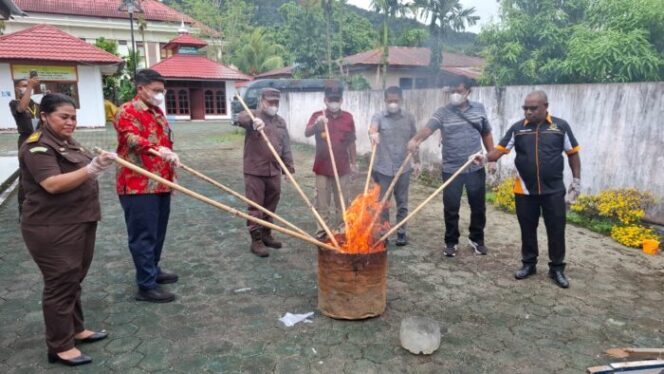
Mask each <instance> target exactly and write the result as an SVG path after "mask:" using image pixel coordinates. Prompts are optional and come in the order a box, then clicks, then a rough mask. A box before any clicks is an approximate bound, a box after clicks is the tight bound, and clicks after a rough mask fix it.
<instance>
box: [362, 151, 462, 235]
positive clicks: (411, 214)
mask: <svg viewBox="0 0 664 374" xmlns="http://www.w3.org/2000/svg"><path fill="white" fill-rule="evenodd" d="M473 161H474V159H473V158H472V157H471V158H469V159H468V161H466V163H465V164H463V165H462V166H461V167H460V168H459V169H458V170H457V171H456V172H455V173H454V174H452V176H451V177H450V179H448V180H447V181H445V183H443V184H442V185H441V186H440V187H438V189H436V191H434V192H433V193H432V194H431V195H430V196H429V197H427V198H426V199H425V200H424V201H423V202H422V203H421V204H420V205H418V206H417V208H415V210H413V211H412V212H411V213H410V214H409V215H408V216H407V217H406V218H404V219H403V220H402V221H401V222H399V223H398V224H396V225H395V226H394V227H392V228H391V229H390V231H388V232H387V233H386V234H385V235H383V236H382V237H381V238H380V239H378V241H376V244H374V247H375V246H376V245H378V243H381V242H383V241H384V240H385V239H387V238H388V237H389V236H390V235H392V234H394V232H395V231H397V230H398V229H399V227H401V226H403V225H405V224H406V222H408V221H409V220H410V219H411V218H413V216H415V215H416V214H417V213H419V211H420V210H422V208H424V206H425V205H427V204H428V203H429V201H431V199H433V198H434V197H436V195H438V194H439V193H441V192H442V191H443V190H444V189H445V187H447V186H448V185H449V184H450V183H452V181H454V179H456V177H458V176H459V174H461V172H462V171H464V170H465V169H466V168H467V167H468V166H470V164H472V163H473Z"/></svg>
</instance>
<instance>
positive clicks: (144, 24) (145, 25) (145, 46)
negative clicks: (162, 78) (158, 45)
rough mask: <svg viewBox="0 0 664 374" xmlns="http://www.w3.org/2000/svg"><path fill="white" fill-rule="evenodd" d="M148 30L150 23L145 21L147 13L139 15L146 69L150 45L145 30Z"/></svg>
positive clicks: (139, 30)
mask: <svg viewBox="0 0 664 374" xmlns="http://www.w3.org/2000/svg"><path fill="white" fill-rule="evenodd" d="M147 28H148V23H147V22H146V21H145V13H139V15H138V32H140V33H141V40H142V41H143V65H145V68H146V69H147V68H149V66H148V44H147V43H146V41H145V30H147Z"/></svg>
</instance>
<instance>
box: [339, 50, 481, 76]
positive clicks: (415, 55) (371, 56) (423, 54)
mask: <svg viewBox="0 0 664 374" xmlns="http://www.w3.org/2000/svg"><path fill="white" fill-rule="evenodd" d="M382 55H383V50H382V49H380V48H376V49H372V50H370V51H366V52H361V53H358V54H355V55H352V56H348V57H344V59H343V61H344V63H345V64H348V65H380V64H381V59H382ZM430 57H431V50H430V49H429V48H422V47H390V50H389V57H388V63H389V64H390V66H401V67H426V66H429V59H430ZM483 65H484V59H482V58H479V57H472V56H467V55H462V54H458V53H450V52H443V66H442V67H441V68H442V69H443V70H446V71H449V72H451V73H454V74H460V73H461V72H462V71H465V73H462V74H463V75H471V74H472V75H473V76H478V75H479V71H481V69H482V66H483Z"/></svg>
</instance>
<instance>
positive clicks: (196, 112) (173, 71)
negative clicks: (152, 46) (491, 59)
mask: <svg viewBox="0 0 664 374" xmlns="http://www.w3.org/2000/svg"><path fill="white" fill-rule="evenodd" d="M206 45H207V43H206V42H205V41H203V40H201V39H199V38H196V37H194V36H192V35H189V34H188V33H186V32H183V33H182V34H180V35H179V36H177V37H176V38H174V39H173V40H171V41H169V42H168V43H167V44H166V46H165V47H164V49H165V56H168V57H167V58H166V59H164V60H162V61H161V62H159V63H157V64H155V65H153V66H152V67H151V68H152V69H154V70H156V71H158V72H159V73H160V74H161V75H163V76H164V78H166V89H167V92H166V102H165V106H166V107H165V110H166V113H167V114H168V115H171V116H174V117H175V119H186V120H189V119H192V120H204V119H217V118H229V117H230V105H231V102H230V99H231V98H232V97H233V94H234V93H235V86H236V83H237V82H244V81H249V80H251V79H252V77H251V76H249V75H246V74H244V73H242V72H241V71H239V70H237V69H234V68H231V67H228V66H226V65H223V64H220V63H218V62H215V61H212V60H210V59H209V58H207V57H206V56H205V55H203V54H201V53H200V49H201V48H204V47H205V46H206Z"/></svg>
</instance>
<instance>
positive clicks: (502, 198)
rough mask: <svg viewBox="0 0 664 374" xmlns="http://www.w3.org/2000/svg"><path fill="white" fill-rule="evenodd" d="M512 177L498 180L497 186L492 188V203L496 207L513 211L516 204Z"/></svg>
mask: <svg viewBox="0 0 664 374" xmlns="http://www.w3.org/2000/svg"><path fill="white" fill-rule="evenodd" d="M513 188H514V179H513V178H507V179H505V180H504V181H502V182H500V184H498V186H496V187H495V188H494V189H493V192H494V193H495V198H494V203H495V204H496V207H498V209H501V210H504V211H507V212H510V213H514V212H516V205H515V203H514V190H513Z"/></svg>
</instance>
